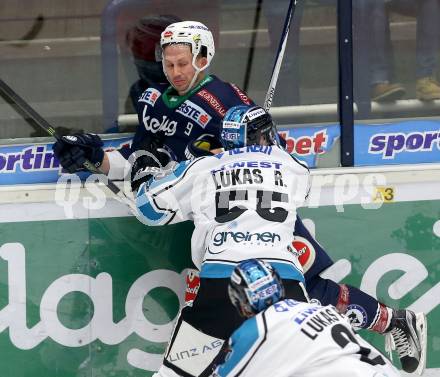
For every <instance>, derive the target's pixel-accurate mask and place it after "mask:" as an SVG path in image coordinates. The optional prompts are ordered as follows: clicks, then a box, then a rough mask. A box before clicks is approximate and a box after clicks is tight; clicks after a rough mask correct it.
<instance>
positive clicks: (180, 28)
mask: <svg viewBox="0 0 440 377" xmlns="http://www.w3.org/2000/svg"><path fill="white" fill-rule="evenodd" d="M174 43H185V44H189V45H190V46H191V53H192V54H193V57H194V58H193V61H195V58H196V57H197V56H198V55H199V54H200V53H201V52H203V51H202V48H203V47H205V48H206V52H205V53H206V59H207V60H208V63H207V64H206V66H205V67H203V68H202V70H203V69H206V68H207V67H208V66H209V64H210V63H211V60H212V58H213V57H214V54H215V46H214V38H213V36H212V33H211V31H210V30H209V29H208V28H207V27H206V26H205V25H203V24H202V23H201V22H198V21H182V22H175V23H173V24H171V25H168V26H167V27H166V28H165V30H164V31H163V32H162V34H161V38H160V46H161V47H162V50H163V48H164V47H165V46H166V45H168V44H174Z"/></svg>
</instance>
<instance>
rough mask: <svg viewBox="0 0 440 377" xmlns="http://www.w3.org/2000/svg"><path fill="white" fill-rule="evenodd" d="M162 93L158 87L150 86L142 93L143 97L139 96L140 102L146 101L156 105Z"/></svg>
mask: <svg viewBox="0 0 440 377" xmlns="http://www.w3.org/2000/svg"><path fill="white" fill-rule="evenodd" d="M161 94H162V93H161V92H160V91H159V90H157V89H154V88H148V89H147V90H146V91H145V92H143V93H142V96H141V98H139V101H138V102H145V103H147V104H148V105H150V106H154V104H155V103H156V101H157V99H158V98H159V97H160V96H161Z"/></svg>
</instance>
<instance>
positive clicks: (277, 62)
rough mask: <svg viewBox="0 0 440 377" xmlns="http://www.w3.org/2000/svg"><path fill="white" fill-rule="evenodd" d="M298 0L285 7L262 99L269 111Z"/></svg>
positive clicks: (292, 0)
mask: <svg viewBox="0 0 440 377" xmlns="http://www.w3.org/2000/svg"><path fill="white" fill-rule="evenodd" d="M297 1H298V0H290V3H289V8H288V9H287V14H286V19H285V21H284V27H283V32H282V34H281V39H280V43H279V44H278V50H277V53H276V57H275V63H274V65H273V68H272V76H271V78H270V83H269V88H267V93H266V98H265V99H264V104H263V108H264V110H266V111H269V109H270V107H271V106H272V101H273V96H274V94H275V87H276V85H277V81H278V75H279V73H280V69H281V63H282V62H283V57H284V51H285V50H286V45H287V37H288V36H289V30H290V23H291V21H292V18H293V15H294V13H295V6H296V3H297Z"/></svg>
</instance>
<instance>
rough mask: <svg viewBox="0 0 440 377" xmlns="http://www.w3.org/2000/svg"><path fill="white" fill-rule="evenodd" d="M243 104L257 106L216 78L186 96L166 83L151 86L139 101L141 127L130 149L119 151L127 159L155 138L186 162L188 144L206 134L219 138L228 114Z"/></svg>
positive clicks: (211, 76) (241, 93)
mask: <svg viewBox="0 0 440 377" xmlns="http://www.w3.org/2000/svg"><path fill="white" fill-rule="evenodd" d="M242 104H247V105H253V104H254V103H253V102H252V100H251V99H250V98H249V97H248V96H247V95H246V94H245V93H244V92H242V91H241V90H240V89H239V88H238V87H237V86H236V85H234V84H231V83H227V82H224V81H222V80H220V79H219V78H217V77H216V76H213V75H210V76H207V77H205V78H204V79H203V80H202V81H201V82H200V83H199V84H198V85H197V86H196V87H195V88H194V89H192V90H191V91H190V92H188V93H187V94H185V95H183V96H178V95H177V93H176V92H175V90H174V89H173V87H171V86H168V85H165V84H158V85H155V86H151V87H149V88H148V89H147V90H145V91H144V93H143V94H142V95H141V97H140V98H139V100H138V106H137V109H138V118H139V127H138V128H137V130H136V134H135V136H134V139H133V143H132V146H131V149H129V148H126V149H125V150H121V151H120V152H121V153H122V154H123V155H124V157H126V158H128V156H129V155H130V154H131V153H132V152H134V151H136V150H139V149H144V148H142V146H143V145H145V141H148V140H149V138H151V137H153V136H154V137H155V138H156V139H158V140H160V141H161V144H163V145H164V146H166V147H168V148H169V149H171V150H172V151H173V152H174V154H175V156H176V158H177V160H178V161H182V160H186V157H185V149H186V146H187V145H188V143H189V142H190V141H193V140H195V139H197V138H199V137H200V136H202V135H203V134H210V135H214V136H216V137H218V138H219V137H220V129H221V121H222V119H223V116H224V115H225V113H226V111H227V110H228V109H229V108H230V107H232V106H236V105H242Z"/></svg>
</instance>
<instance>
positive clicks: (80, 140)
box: [52, 133, 104, 173]
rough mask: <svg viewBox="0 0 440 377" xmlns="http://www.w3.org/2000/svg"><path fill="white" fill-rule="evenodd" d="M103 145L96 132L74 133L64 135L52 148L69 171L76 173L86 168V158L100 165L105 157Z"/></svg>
mask: <svg viewBox="0 0 440 377" xmlns="http://www.w3.org/2000/svg"><path fill="white" fill-rule="evenodd" d="M103 145H104V144H103V142H102V140H101V138H100V137H99V136H98V135H96V134H91V133H87V134H74V135H69V136H62V137H61V138H60V139H59V140H57V141H56V143H55V144H54V145H53V148H52V149H53V152H54V155H55V157H56V158H57V159H58V161H59V162H60V164H61V166H62V167H63V168H64V169H66V170H67V171H68V172H69V173H75V172H77V171H81V170H84V166H83V165H84V162H85V161H86V160H89V161H90V162H91V163H92V164H94V165H95V167H97V168H98V167H100V166H101V164H102V160H103V159H104V150H103V149H102V146H103Z"/></svg>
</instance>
